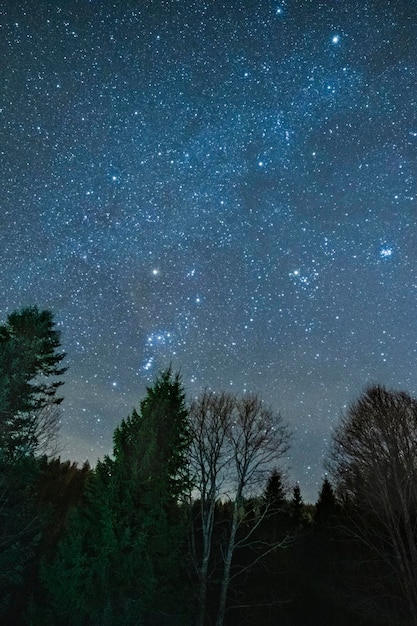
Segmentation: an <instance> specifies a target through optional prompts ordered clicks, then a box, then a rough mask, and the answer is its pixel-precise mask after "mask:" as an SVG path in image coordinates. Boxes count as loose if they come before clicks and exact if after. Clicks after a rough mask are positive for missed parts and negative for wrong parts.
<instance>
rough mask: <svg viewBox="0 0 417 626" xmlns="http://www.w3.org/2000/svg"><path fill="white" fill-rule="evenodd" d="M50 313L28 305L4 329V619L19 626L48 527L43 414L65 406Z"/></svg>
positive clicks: (0, 576)
mask: <svg viewBox="0 0 417 626" xmlns="http://www.w3.org/2000/svg"><path fill="white" fill-rule="evenodd" d="M59 346H60V339H59V332H58V331H57V330H55V328H54V322H53V316H52V313H51V312H50V311H39V310H38V308H37V307H27V308H23V309H21V310H20V311H15V312H13V313H11V314H10V315H9V316H8V318H7V322H6V323H5V324H4V325H2V326H0V596H1V598H2V601H1V603H0V615H1V618H2V619H3V620H5V622H6V621H7V622H8V623H15V622H16V615H17V612H16V611H19V612H21V610H22V606H21V605H22V603H23V600H24V597H23V596H24V592H23V591H22V587H21V588H20V589H19V585H20V586H21V585H22V583H23V581H24V578H25V576H26V575H27V572H28V565H29V564H30V562H31V560H32V559H33V557H34V555H35V551H36V546H37V545H38V544H39V541H40V537H41V534H42V532H43V530H44V528H45V517H44V514H43V511H42V510H41V508H40V507H39V505H38V503H37V502H36V497H35V489H36V484H37V481H38V479H39V474H40V457H39V447H40V446H39V441H40V439H41V440H44V435H45V432H41V429H42V425H44V424H46V422H45V420H44V417H45V413H44V411H45V410H46V409H47V407H51V406H54V405H57V404H59V403H60V402H61V399H60V398H57V397H56V392H57V389H58V387H59V386H60V385H61V384H62V383H61V381H60V380H59V376H60V375H61V374H62V373H63V372H64V368H61V367H59V365H60V363H61V361H62V359H63V358H64V355H63V354H60V353H59V352H58V351H57V350H58V348H59Z"/></svg>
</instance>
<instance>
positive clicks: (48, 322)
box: [0, 307, 66, 462]
mask: <svg viewBox="0 0 417 626" xmlns="http://www.w3.org/2000/svg"><path fill="white" fill-rule="evenodd" d="M59 347H60V335H59V332H58V331H57V330H55V328H54V321H53V316H52V313H51V312H50V311H39V310H38V308H37V307H27V308H23V309H21V310H20V311H15V312H13V313H11V314H10V315H9V316H8V318H7V323H6V324H4V325H3V326H1V327H0V452H1V457H0V461H1V459H3V461H6V462H10V461H12V460H13V459H14V457H15V456H16V455H19V454H32V453H36V451H37V445H38V437H39V432H38V423H39V414H40V412H41V411H42V409H44V408H45V407H46V406H48V405H56V404H59V403H60V402H61V401H62V398H57V397H56V392H57V389H58V388H59V387H60V386H61V385H62V384H63V383H62V381H60V380H58V377H59V376H61V375H62V374H63V373H64V372H65V369H66V368H62V367H59V365H60V363H61V361H62V359H63V358H64V356H65V354H62V353H58V352H57V350H58V348H59Z"/></svg>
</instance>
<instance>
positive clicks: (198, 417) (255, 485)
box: [190, 390, 290, 626]
mask: <svg viewBox="0 0 417 626" xmlns="http://www.w3.org/2000/svg"><path fill="white" fill-rule="evenodd" d="M190 423H191V431H192V448H191V465H192V471H193V475H194V486H195V495H196V497H197V498H198V499H199V503H200V515H201V526H202V545H203V547H202V555H201V558H200V559H199V560H198V562H197V564H196V566H197V571H198V575H199V578H200V596H199V613H198V618H197V625H198V626H202V625H203V624H204V616H205V602H206V593H207V584H208V574H209V572H208V568H209V561H210V555H211V543H212V536H213V529H214V516H215V506H216V502H217V501H218V500H223V501H229V502H231V505H232V517H231V522H230V528H229V532H228V535H227V538H226V541H225V545H224V546H223V560H224V568H223V578H222V584H221V589H220V599H219V608H218V614H217V620H216V625H217V626H222V624H223V621H224V616H225V611H226V601H227V593H228V589H229V585H230V581H231V578H232V575H231V567H232V560H233V554H234V552H235V550H236V548H238V547H240V546H242V545H247V544H248V542H250V540H251V537H253V534H254V532H255V529H256V527H257V526H259V523H260V520H261V517H259V516H258V518H256V519H252V523H251V524H248V516H247V514H246V512H245V507H244V501H245V499H246V498H248V497H251V496H255V495H259V494H260V492H261V491H262V488H263V487H264V483H265V479H266V475H267V474H268V473H270V471H271V467H272V466H273V465H275V464H276V463H277V461H279V460H281V459H282V457H283V456H284V454H285V453H286V452H287V450H288V447H289V439H290V434H289V430H288V427H287V425H286V424H284V423H283V421H282V419H281V417H280V416H279V415H275V414H274V413H273V412H272V411H271V410H270V409H268V408H267V407H266V406H265V405H264V404H263V403H262V402H261V400H260V399H259V398H258V396H256V395H251V394H250V395H245V396H243V397H241V398H239V397H237V396H235V395H232V394H229V393H226V392H221V393H220V394H216V393H214V392H210V391H207V390H206V391H205V392H204V393H203V394H202V396H201V397H200V398H199V399H197V400H196V401H194V402H193V403H192V404H191V406H190ZM252 517H253V516H252ZM243 522H245V532H244V533H243V534H244V536H242V537H239V538H238V529H239V528H240V527H241V525H242V524H243ZM274 548H276V545H275V546H274ZM271 549H272V548H271V547H269V549H268V550H267V551H270V550H271ZM257 560H258V559H257Z"/></svg>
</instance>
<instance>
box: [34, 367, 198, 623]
mask: <svg viewBox="0 0 417 626" xmlns="http://www.w3.org/2000/svg"><path fill="white" fill-rule="evenodd" d="M188 442H189V435H188V430H187V413H186V410H185V405H184V394H183V390H182V385H181V382H180V378H179V376H178V375H177V376H173V375H172V372H171V370H170V369H169V370H166V371H165V372H163V373H162V374H161V375H160V376H159V377H158V379H157V380H156V382H155V384H154V386H153V387H152V388H150V389H148V390H147V395H146V397H145V399H144V400H143V401H142V403H141V405H140V412H138V411H136V410H133V412H132V414H131V415H130V416H129V417H128V418H127V419H124V420H123V421H122V422H121V424H120V426H118V427H117V428H116V431H115V433H114V450H113V458H109V457H106V458H105V460H104V461H103V462H101V463H98V465H97V467H96V469H95V472H94V475H93V477H92V480H91V482H90V484H89V486H88V489H87V493H86V501H85V505H84V506H83V507H82V508H80V509H79V510H78V512H77V513H76V515H75V517H74V520H73V523H72V524H71V525H70V528H69V532H68V534H67V536H66V537H65V538H64V539H63V541H62V542H61V544H60V547H59V551H58V553H57V555H56V558H55V559H54V561H53V562H52V563H51V564H45V565H44V569H43V578H44V581H45V585H46V588H47V590H48V592H49V597H50V610H51V615H53V617H54V619H55V623H57V624H59V623H73V622H71V619H72V617H71V597H70V596H71V593H73V594H74V603H76V606H77V607H78V610H79V612H78V614H77V618H76V619H78V623H83V622H82V620H81V617H82V616H83V619H84V620H88V623H90V624H97V625H100V626H105V625H106V624H108V625H109V626H110V625H112V626H113V625H117V624H120V625H123V626H125V625H126V626H128V625H130V624H132V625H133V624H134V625H138V624H143V625H145V626H147V625H149V626H150V625H152V624H165V623H166V624H181V626H182V625H183V624H185V623H186V617H185V615H184V607H187V606H189V602H187V597H188V588H187V586H186V585H184V580H185V574H184V566H185V564H186V563H185V559H184V548H185V542H186V516H185V509H184V508H183V507H181V499H182V498H183V497H184V496H185V495H186V493H187V490H188V489H189V478H188V461H187V449H188ZM79 564H82V567H80V565H79ZM66 577H69V580H68V585H66V584H65V579H66ZM58 579H60V580H59V582H58ZM68 590H69V591H70V592H71V593H69V591H68ZM71 590H72V591H71ZM65 620H67V621H65ZM68 620H69V621H68ZM75 623H76V622H75Z"/></svg>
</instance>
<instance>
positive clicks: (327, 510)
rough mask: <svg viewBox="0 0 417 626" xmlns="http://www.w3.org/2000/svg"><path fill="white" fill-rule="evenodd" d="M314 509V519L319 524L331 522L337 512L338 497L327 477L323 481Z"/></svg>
mask: <svg viewBox="0 0 417 626" xmlns="http://www.w3.org/2000/svg"><path fill="white" fill-rule="evenodd" d="M314 508H315V510H314V519H315V521H317V522H319V523H325V522H328V521H330V520H331V518H332V516H334V515H335V513H336V511H337V501H336V495H335V492H334V489H333V487H332V485H331V483H330V481H329V479H328V478H327V476H326V477H325V478H324V480H323V484H322V486H321V488H320V491H319V497H318V500H317V502H316V504H315V507H314Z"/></svg>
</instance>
